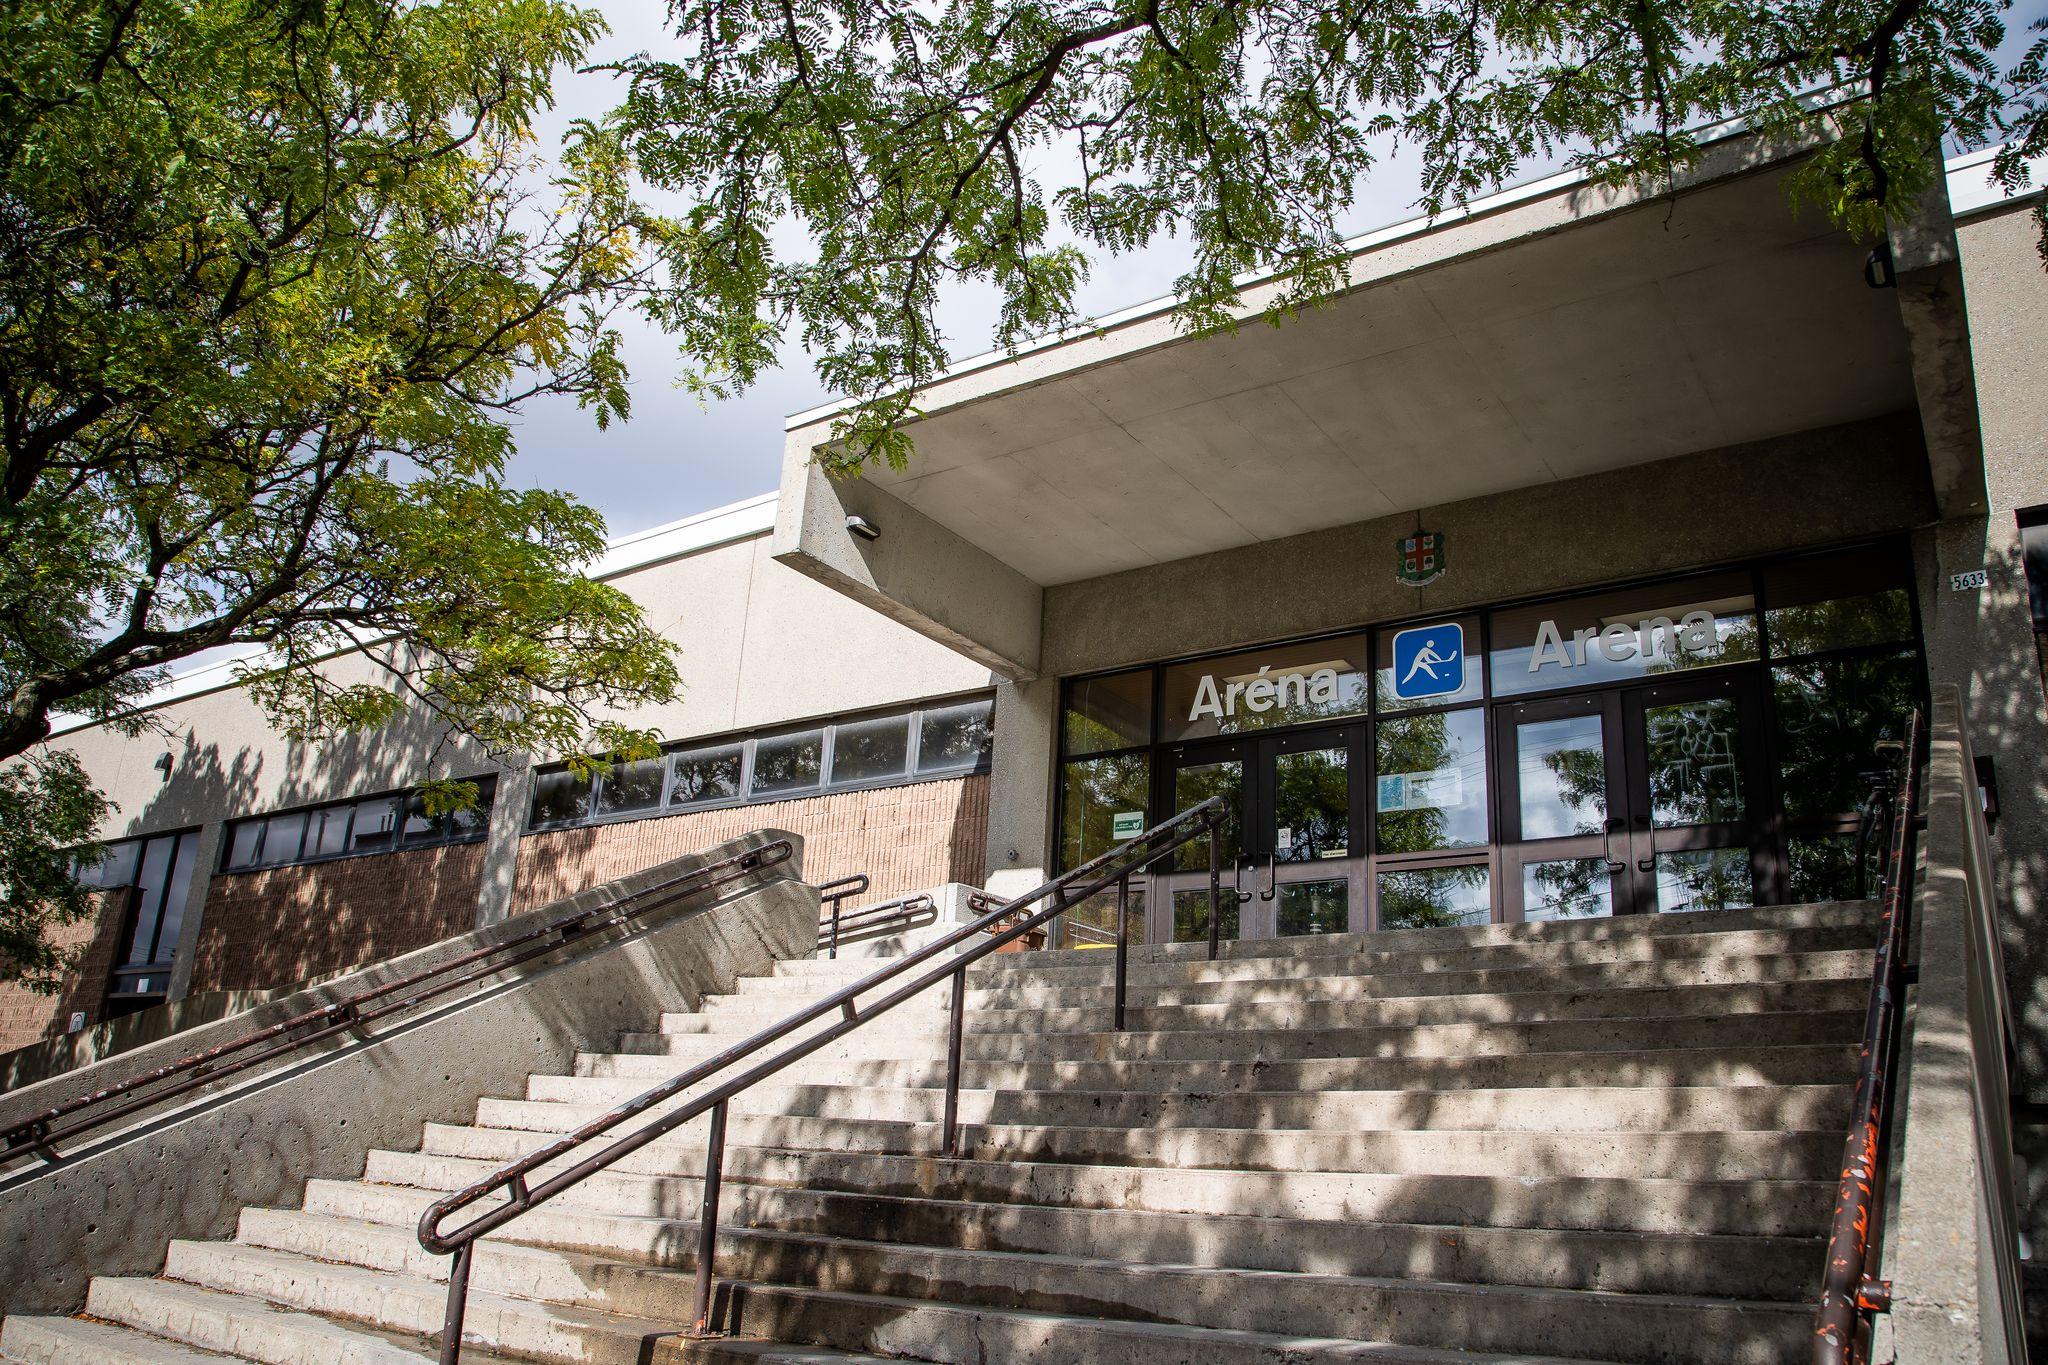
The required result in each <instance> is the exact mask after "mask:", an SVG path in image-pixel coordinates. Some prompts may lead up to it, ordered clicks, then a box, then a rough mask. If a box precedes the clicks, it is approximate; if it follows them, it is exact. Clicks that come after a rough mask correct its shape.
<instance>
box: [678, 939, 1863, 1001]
mask: <svg viewBox="0 0 2048 1365" xmlns="http://www.w3.org/2000/svg"><path fill="white" fill-rule="evenodd" d="M1325 960H1326V961H1327V959H1325ZM1870 965H1871V953H1870V950H1869V949H1867V948H1857V949H1846V950H1841V951H1835V952H1823V953H1793V954H1774V955H1767V956H1750V957H1738V956H1733V955H1721V954H1715V955H1711V956H1699V957H1673V958H1655V959H1651V960H1649V961H1644V962H1613V963H1593V964H1585V965H1557V964H1552V963H1543V962H1534V963H1527V964H1524V965H1513V966H1503V967H1482V968H1479V969H1476V970H1469V971H1399V972H1372V973H1361V974H1353V973H1338V972H1329V973H1323V974H1317V975H1301V976H1275V975H1271V974H1268V973H1263V972H1256V973H1251V974H1249V975H1245V976H1241V977H1235V978H1229V979H1224V980H1203V979H1198V980H1193V981H1149V982H1144V983H1141V984H1140V987H1139V989H1138V991H1137V993H1136V994H1135V995H1134V996H1132V997H1131V998H1132V999H1136V1000H1141V1001H1143V1002H1144V1003H1145V1004H1147V1005H1153V1006H1157V1005H1214V1004H1231V1005H1250V1004H1259V1003H1263V1002H1265V1001H1283V1002H1285V1001H1321V1000H1387V999H1397V998H1402V997H1409V996H1428V995H1495V994H1499V995H1517V994H1524V993H1527V992H1529V991H1532V990H1543V991H1580V990H1610V991H1625V990H1644V989H1653V988H1656V987H1660V986H1736V985H1752V984H1760V983H1764V982H1790V981H1840V980H1859V979H1860V980H1862V981H1865V982H1867V981H1869V979H1870ZM1070 977H1071V974H1070V973H1064V972H1047V973H1043V974H1040V973H1032V974H1030V975H1028V976H1021V977H1018V978H1017V979H1016V980H1014V981H1007V982H1003V983H1001V984H996V985H976V986H970V988H969V989H968V992H967V1006H968V1008H969V1009H970V1010H976V1011H994V1010H1011V1009H1047V1008H1062V1007H1069V1008H1071V1007H1081V1006H1087V1005H1095V1004H1100V1003H1102V1002H1103V1001H1105V1000H1108V999H1110V998H1111V997H1110V993H1111V989H1112V981H1113V978H1111V977H1109V976H1108V975H1107V974H1105V975H1104V976H1103V977H1102V978H1100V979H1098V980H1093V981H1089V980H1085V979H1070ZM765 998H769V997H762V996H754V995H744V994H743V995H731V996H722V997H714V998H713V999H712V1000H710V1001H707V1002H706V1003H707V1004H718V1005H722V1006H723V1007H727V1008H732V1007H737V1006H738V1005H740V1004H742V1003H744V1002H748V1001H752V1000H755V999H765ZM783 998H785V999H787V998H789V997H783ZM919 999H922V997H919ZM906 1008H907V1006H906Z"/></svg>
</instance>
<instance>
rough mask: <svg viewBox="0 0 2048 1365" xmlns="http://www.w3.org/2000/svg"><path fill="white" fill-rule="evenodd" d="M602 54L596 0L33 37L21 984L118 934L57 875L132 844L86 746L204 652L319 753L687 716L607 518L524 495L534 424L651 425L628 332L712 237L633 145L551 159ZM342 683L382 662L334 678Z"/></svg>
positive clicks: (4, 383) (13, 689) (1, 312)
mask: <svg viewBox="0 0 2048 1365" xmlns="http://www.w3.org/2000/svg"><path fill="white" fill-rule="evenodd" d="M601 31H602V26H601V24H600V22H599V21H598V19H597V18H596V17H595V16H594V15H593V14H592V13H590V12H589V11H587V10H583V9H579V8H576V7H574V6H572V5H569V4H565V3H559V2H558V0H447V3H420V2H419V0H20V3H16V4H10V5H7V6H5V7H0V545H4V546H5V547H6V552H5V554H4V555H0V761H7V760H13V761H12V762H9V763H8V766H7V767H5V768H4V769H0V773H4V780H0V825H4V827H5V829H6V831H7V835H6V838H5V839H4V840H0V859H4V862H0V974H5V973H16V974H19V973H27V974H28V975H29V976H31V977H43V978H46V977H47V976H48V974H49V972H48V969H49V967H50V965H51V962H50V959H49V957H48V954H47V952H46V951H45V948H44V947H43V946H41V945H43V944H44V930H45V929H46V927H47V926H48V925H49V924H51V923H52V922H61V921H63V920H65V919H67V918H74V917H76V916H77V915H79V914H81V913H82V912H83V910H84V908H85V901H84V899H83V893H82V892H79V891H77V890H76V889H75V888H72V887H71V886H70V884H69V880H68V878H65V877H56V878H52V877H51V876H50V875H48V874H49V870H50V868H51V867H53V866H62V865H64V863H63V860H62V859H59V858H58V855H57V849H58V847H59V846H60V845H61V844H63V843H65V842H67V841H71V840H75V839H77V838H78V837H80V836H81V834H83V833H89V832H90V831H91V829H92V827H93V825H94V824H95V823H96V820H97V817H98V814H99V807H98V806H96V805H95V804H94V803H95V802H96V801H97V800H98V797H97V794H96V793H93V792H92V791H91V787H90V784H89V783H87V782H85V781H84V779H83V777H82V775H80V774H79V773H78V772H77V770H76V768H75V766H74V765H68V764H66V763H65V762H63V761H62V760H61V759H60V758H57V757H53V756H52V754H51V751H49V750H47V749H38V747H37V746H38V745H39V744H40V742H41V741H42V740H44V739H45V737H46V736H47V735H48V734H49V732H50V728H51V719H52V717H53V715H59V714H66V713H68V714H80V715H84V716H88V717H92V718H95V719H103V720H110V721H113V722H115V723H117V724H121V725H125V726H128V727H130V728H131V729H132V728H136V727H139V726H140V725H141V724H143V723H144V722H143V721H142V720H140V719H139V718H138V717H137V716H136V715H135V714H134V712H133V711H132V707H133V705H134V703H135V701H136V700H137V698H138V697H140V696H141V695H142V694H144V693H145V692H147V691H148V690H149V689H150V688H151V687H152V686H153V685H154V684H156V683H157V682H159V681H160V680H161V679H162V678H163V677H164V676H165V672H166V669H167V667H168V666H169V665H171V664H173V663H175V662H176V661H178V660H181V659H186V658H189V657H191V656H193V655H195V654H198V653H200V652H202V651H206V650H209V649H214V648H217V647H221V646H237V645H239V646H257V647H260V648H261V650H262V653H261V655H260V656H259V658H258V660H257V661H256V662H254V663H252V664H251V665H249V674H250V677H251V680H252V687H253V691H254V693H255V695H256V696H257V697H258V698H260V700H261V701H262V702H263V703H264V704H265V705H266V706H267V707H268V709H269V711H270V713H271V714H272V716H273V717H274V718H275V719H276V720H277V722H278V723H279V724H281V725H282V726H284V727H285V728H286V729H287V730H288V731H290V732H291V733H294V734H301V735H314V734H320V733H325V732H330V731H332V730H334V729H336V728H340V727H362V726H374V725H377V724H380V723H383V722H386V721H389V720H391V719H393V718H394V717H396V716H397V715H399V714H400V713H401V712H402V711H405V710H406V709H407V708H408V707H413V706H424V707H426V708H429V709H430V710H431V711H433V712H435V713H437V714H438V715H439V716H440V717H441V718H442V719H443V720H445V721H446V722H447V724H448V726H449V727H450V731H451V733H453V734H460V735H466V736H469V737H472V738H474V739H476V740H479V741H481V742H482V743H483V744H485V745H486V746H489V747H490V748H492V749H495V750H514V749H524V750H536V751H547V752H553V753H571V754H586V755H588V754H596V753H605V752H619V751H625V752H634V751H637V750H639V749H641V748H644V747H645V746H646V744H647V743H648V742H649V737H648V736H646V735H643V734H639V733H637V732H634V731H631V730H628V729H626V728H624V727H621V726H618V725H616V724H610V723H605V722H603V721H601V720H599V719H597V717H598V716H599V715H600V714H601V711H602V708H605V707H608V706H613V705H620V706H626V705H632V704H636V703H645V702H650V701H659V700H663V699H667V698H670V697H672V696H674V695H675V693H676V691H677V688H678V681H677V672H676V668H675V664H674V661H673V659H672V657H671V651H670V649H669V647H668V646H667V645H666V644H665V642H663V641H662V640H661V639H660V638H659V637H658V636H657V635H655V634H654V633H653V632H651V631H650V630H649V629H648V627H647V625H646V624H645V622H644V621H643V620H642V619H641V616H640V613H639V611H638V610H637V609H636V608H635V606H634V605H633V603H632V602H631V601H630V600H628V599H627V598H626V597H625V596H624V595H623V594H621V593H619V592H617V591H615V590H614V589H611V588H609V587H606V586H604V585H602V584H600V583H597V582H594V581H591V580H590V579H588V578H586V577H584V576H583V574H582V572H581V570H582V568H583V566H584V565H586V564H587V563H588V562H589V561H590V560H591V559H592V558H593V557H594V556H595V555H596V554H597V553H599V552H600V550H601V549H602V547H603V526H602V523H601V521H600V520H599V518H598V517H597V515H596V514H595V513H594V512H592V511H591V510H589V509H587V508H585V507H582V506H580V505H578V504H577V503H576V502H574V501H573V500H571V499H570V498H568V497H565V496H563V495H561V494H558V493H552V492H542V491H523V490H518V489H514V488H512V487H510V486H508V485H507V483H506V481H505V478H504V467H505V461H506V458H507V456H508V455H509V454H510V452H511V448H512V447H511V440H510V437H509V435H508V433H507V431H506V428H505V426H504V424H503V422H502V420H501V419H502V418H503V416H504V415H505V414H507V413H508V412H511V411H513V410H515V409H516V408H517V407H518V406H519V405H520V404H521V403H523V402H525V401H527V400H529V399H531V398H534V397H536V396H538V395H542V394H549V395H570V396H573V397H575V398H576V399H578V400H579V401H581V402H582V403H583V404H585V405H586V406H587V407H589V408H590V409H591V410H592V412H593V413H594V416H595V418H596V420H598V421H599V422H600V423H602V422H605V421H607V420H609V419H611V418H612V417H613V416H615V415H619V414H622V413H623V412H624V411H625V408H626V395H625V390H624V387H623V372H622V369H621V367H620V364H619V361H618V355H617V346H618V343H617V337H616V335H615V333H614V332H613V330H612V329H611V326H610V320H611V319H612V318H613V317H614V316H615V314H616V311H617V310H618V309H620V308H622V307H632V306H636V305H640V304H643V303H644V302H645V301H646V300H647V298H648V297H649V296H650V294H651V293H652V292H653V291H654V289H655V279H656V276H657V274H659V275H660V276H661V277H662V278H664V279H665V278H666V277H667V274H668V266H667V264H666V262H667V258H668V257H669V256H670V255H671V254H672V253H673V251H674V250H675V248H676V244H677V243H678V242H679V241H680V235H679V232H680V230H679V229H678V228H676V227H675V226H674V225H673V224H671V223H669V222H667V221H664V220H662V219H660V218H658V217H654V216H652V215H650V214H648V213H647V212H645V211H644V210H643V209H642V208H641V207H640V206H639V205H638V204H637V203H636V202H635V201H634V200H633V198H632V195H631V192H630V189H631V187H630V174H629V169H628V164H627V162H626V159H625V156H624V152H623V149H622V148H621V146H620V143H619V140H618V138H617V136H616V135H615V134H614V133H612V132H608V131H605V130H603V129H600V128H597V127H595V126H592V125H589V124H582V125H579V126H577V127H576V129H575V130H574V132H573V133H572V135H571V136H570V137H569V138H568V139H567V142H566V144H565V146H564V148H563V149H562V151H561V153H560V156H559V157H558V158H556V159H554V160H552V161H547V160H543V159H542V158H541V155H540V149H539V148H537V146H536V145H535V142H534V139H533V136H532V133H531V131H530V128H531V123H532V120H533V118H534V117H535V115H536V114H537V113H538V112H540V111H541V110H542V109H544V107H545V106H546V105H547V103H548V102H549V100H550V97H551V86H550V82H551V80H552V78H553V74H554V73H555V72H557V71H558V70H560V69H562V68H564V67H565V66H566V65H568V64H571V63H574V62H577V61H578V60H580V59H581V58H582V56H583V54H584V53H585V51H586V50H587V47H588V45H589V43H590V42H591V41H592V40H593V39H594V38H595V37H596V36H597V35H598V34H599V33H600V32H601ZM342 650H360V651H362V652H363V654H364V655H366V656H367V658H368V659H369V660H371V661H372V662H373V663H374V664H376V665H379V666H381V667H379V668H378V669H376V670H373V671H369V672H365V671H363V670H350V671H343V670H337V669H323V668H318V667H314V666H312V665H313V664H314V662H315V661H316V660H319V659H321V658H322V657H323V656H327V655H330V654H332V653H334V652H336V651H342ZM429 796H430V804H432V805H435V806H437V807H440V808H443V809H445V808H447V807H449V806H452V805H456V804H460V803H462V802H464V801H466V800H471V799H473V793H471V792H469V791H468V790H467V788H466V786H465V784H459V783H450V782H446V781H442V782H439V783H436V784H435V785H434V787H433V789H432V790H431V791H430V793H429ZM38 813H41V814H44V815H50V816H53V817H60V818H51V819H48V820H43V819H40V818H38Z"/></svg>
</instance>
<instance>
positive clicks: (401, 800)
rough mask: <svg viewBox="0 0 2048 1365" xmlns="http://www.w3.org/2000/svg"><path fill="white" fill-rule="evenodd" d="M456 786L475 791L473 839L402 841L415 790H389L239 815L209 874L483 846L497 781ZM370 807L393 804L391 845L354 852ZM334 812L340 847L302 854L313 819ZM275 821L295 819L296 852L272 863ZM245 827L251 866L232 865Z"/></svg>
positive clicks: (228, 826) (224, 834)
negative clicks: (340, 827) (250, 829)
mask: <svg viewBox="0 0 2048 1365" xmlns="http://www.w3.org/2000/svg"><path fill="white" fill-rule="evenodd" d="M460 780H462V781H465V782H474V783H476V784H477V786H478V788H479V793H478V795H479V800H480V801H481V803H482V805H483V808H484V812H485V818H484V819H483V821H482V822H481V823H480V825H479V826H478V828H477V829H476V831H475V832H474V833H469V834H463V835H460V836H458V837H454V838H444V839H408V838H406V836H405V821H406V802H407V801H408V800H409V799H410V798H411V797H413V796H414V795H416V794H417V793H418V791H419V788H418V787H392V788H389V789H387V790H384V791H373V792H365V793H364V794H362V795H360V796H350V797H347V798H345V799H342V800H337V801H321V802H317V803H315V804H313V805H310V806H287V807H284V808H283V809H280V810H273V811H264V812H261V813H260V814H256V815H244V816H239V817H237V818H235V819H232V820H227V821H224V822H222V829H221V841H220V853H219V854H218V855H217V857H216V860H215V864H214V871H215V873H216V874H217V875H220V876H224V877H238V876H241V875H243V874H245V873H250V872H274V871H276V870H278V869H279V868H286V867H311V866H314V865H316V864H319V863H335V862H341V861H343V860H344V859H348V858H376V857H381V856H383V855H384V854H387V853H408V852H411V851H413V850H415V849H429V848H450V847H454V846H456V845H460V844H476V843H482V842H483V841H484V840H485V839H488V838H489V837H490V833H491V828H490V826H491V822H490V818H489V812H490V811H492V810H494V809H495V808H496V803H497V796H498V775H497V774H496V773H479V774H476V775H475V776H473V777H467V778H463V779H460ZM373 801H392V802H395V803H396V811H395V814H394V819H393V823H392V827H391V843H390V844H389V845H387V846H385V847H383V848H357V847H355V835H356V828H355V825H356V815H357V813H358V811H359V809H360V808H361V807H362V806H364V805H367V804H369V803H370V802H373ZM334 810H345V811H347V812H348V822H347V827H346V828H347V832H346V834H345V835H344V838H343V845H344V846H343V847H342V849H341V851H339V852H337V853H316V854H312V855H310V856H309V855H308V854H307V853H306V839H307V835H308V833H309V832H310V827H311V825H312V823H313V818H314V817H315V816H316V815H319V816H322V817H324V816H325V815H326V814H327V813H328V812H329V811H334ZM280 816H297V817H299V821H300V828H299V849H298V853H297V855H296V856H294V857H290V858H281V859H279V860H277V861H275V862H272V861H270V860H269V859H268V858H267V857H266V856H265V854H266V851H267V850H266V845H268V844H269V842H270V822H271V821H272V820H275V819H277V818H278V817H280ZM249 825H256V826H259V827H260V832H259V834H258V835H257V839H256V857H255V861H253V862H248V863H236V862H234V861H233V859H234V851H235V835H236V833H237V831H239V830H241V829H243V828H244V827H246V826H249Z"/></svg>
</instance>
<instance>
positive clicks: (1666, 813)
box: [1497, 677, 1763, 921]
mask: <svg viewBox="0 0 2048 1365" xmlns="http://www.w3.org/2000/svg"><path fill="white" fill-rule="evenodd" d="M1760 704H1761V703H1760V700H1759V698H1758V696H1757V693H1756V689H1755V686H1754V684H1753V682H1751V681H1750V680H1748V679H1745V678H1742V677H1721V678H1703V679H1696V680H1686V681H1683V682H1673V683H1668V684H1659V685H1657V686H1654V687H1644V688H1633V689H1629V690H1627V691H1621V692H1607V693H1601V694H1595V695H1592V696H1580V697H1564V698H1558V699H1556V700H1552V701H1543V702H1528V703H1520V704H1516V705H1512V706H1506V707H1502V708H1500V710H1499V711H1498V712H1497V716H1498V724H1499V727H1500V733H1499V744H1500V751H1501V753H1502V755H1503V756H1504V762H1503V765H1502V792H1501V806H1502V809H1501V817H1502V826H1503V827H1502V836H1501V838H1502V842H1501V872H1502V880H1503V883H1504V886H1503V896H1504V900H1505V901H1506V907H1507V910H1508V913H1509V917H1510V918H1511V919H1512V918H1519V919H1522V920H1529V921H1533V920H1552V919H1586V918H1593V917H1597V916H1602V915H1611V914H1628V913H1635V912H1647V911H1654V910H1666V911H1682V910H1726V909H1736V908H1739V907H1743V906H1748V905H1751V904H1754V903H1755V898H1756V879H1755V875H1754V872H1753V867H1754V865H1755V864H1756V861H1757V859H1759V858H1760V857H1761V856H1763V855H1762V853H1761V851H1760V850H1761V849H1762V840H1761V830H1760V826H1759V823H1758V821H1756V820H1755V819H1754V818H1753V817H1752V800H1751V795H1750V794H1751V793H1753V792H1756V791H1758V790H1760V789H1761V785H1762V781H1763V774H1762V772H1761V768H1760V765H1761V761H1762V760H1761V755H1760V753H1759V744H1758V739H1757V734H1758V729H1759V726H1760V723H1761V721H1760V716H1759V707H1760Z"/></svg>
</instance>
